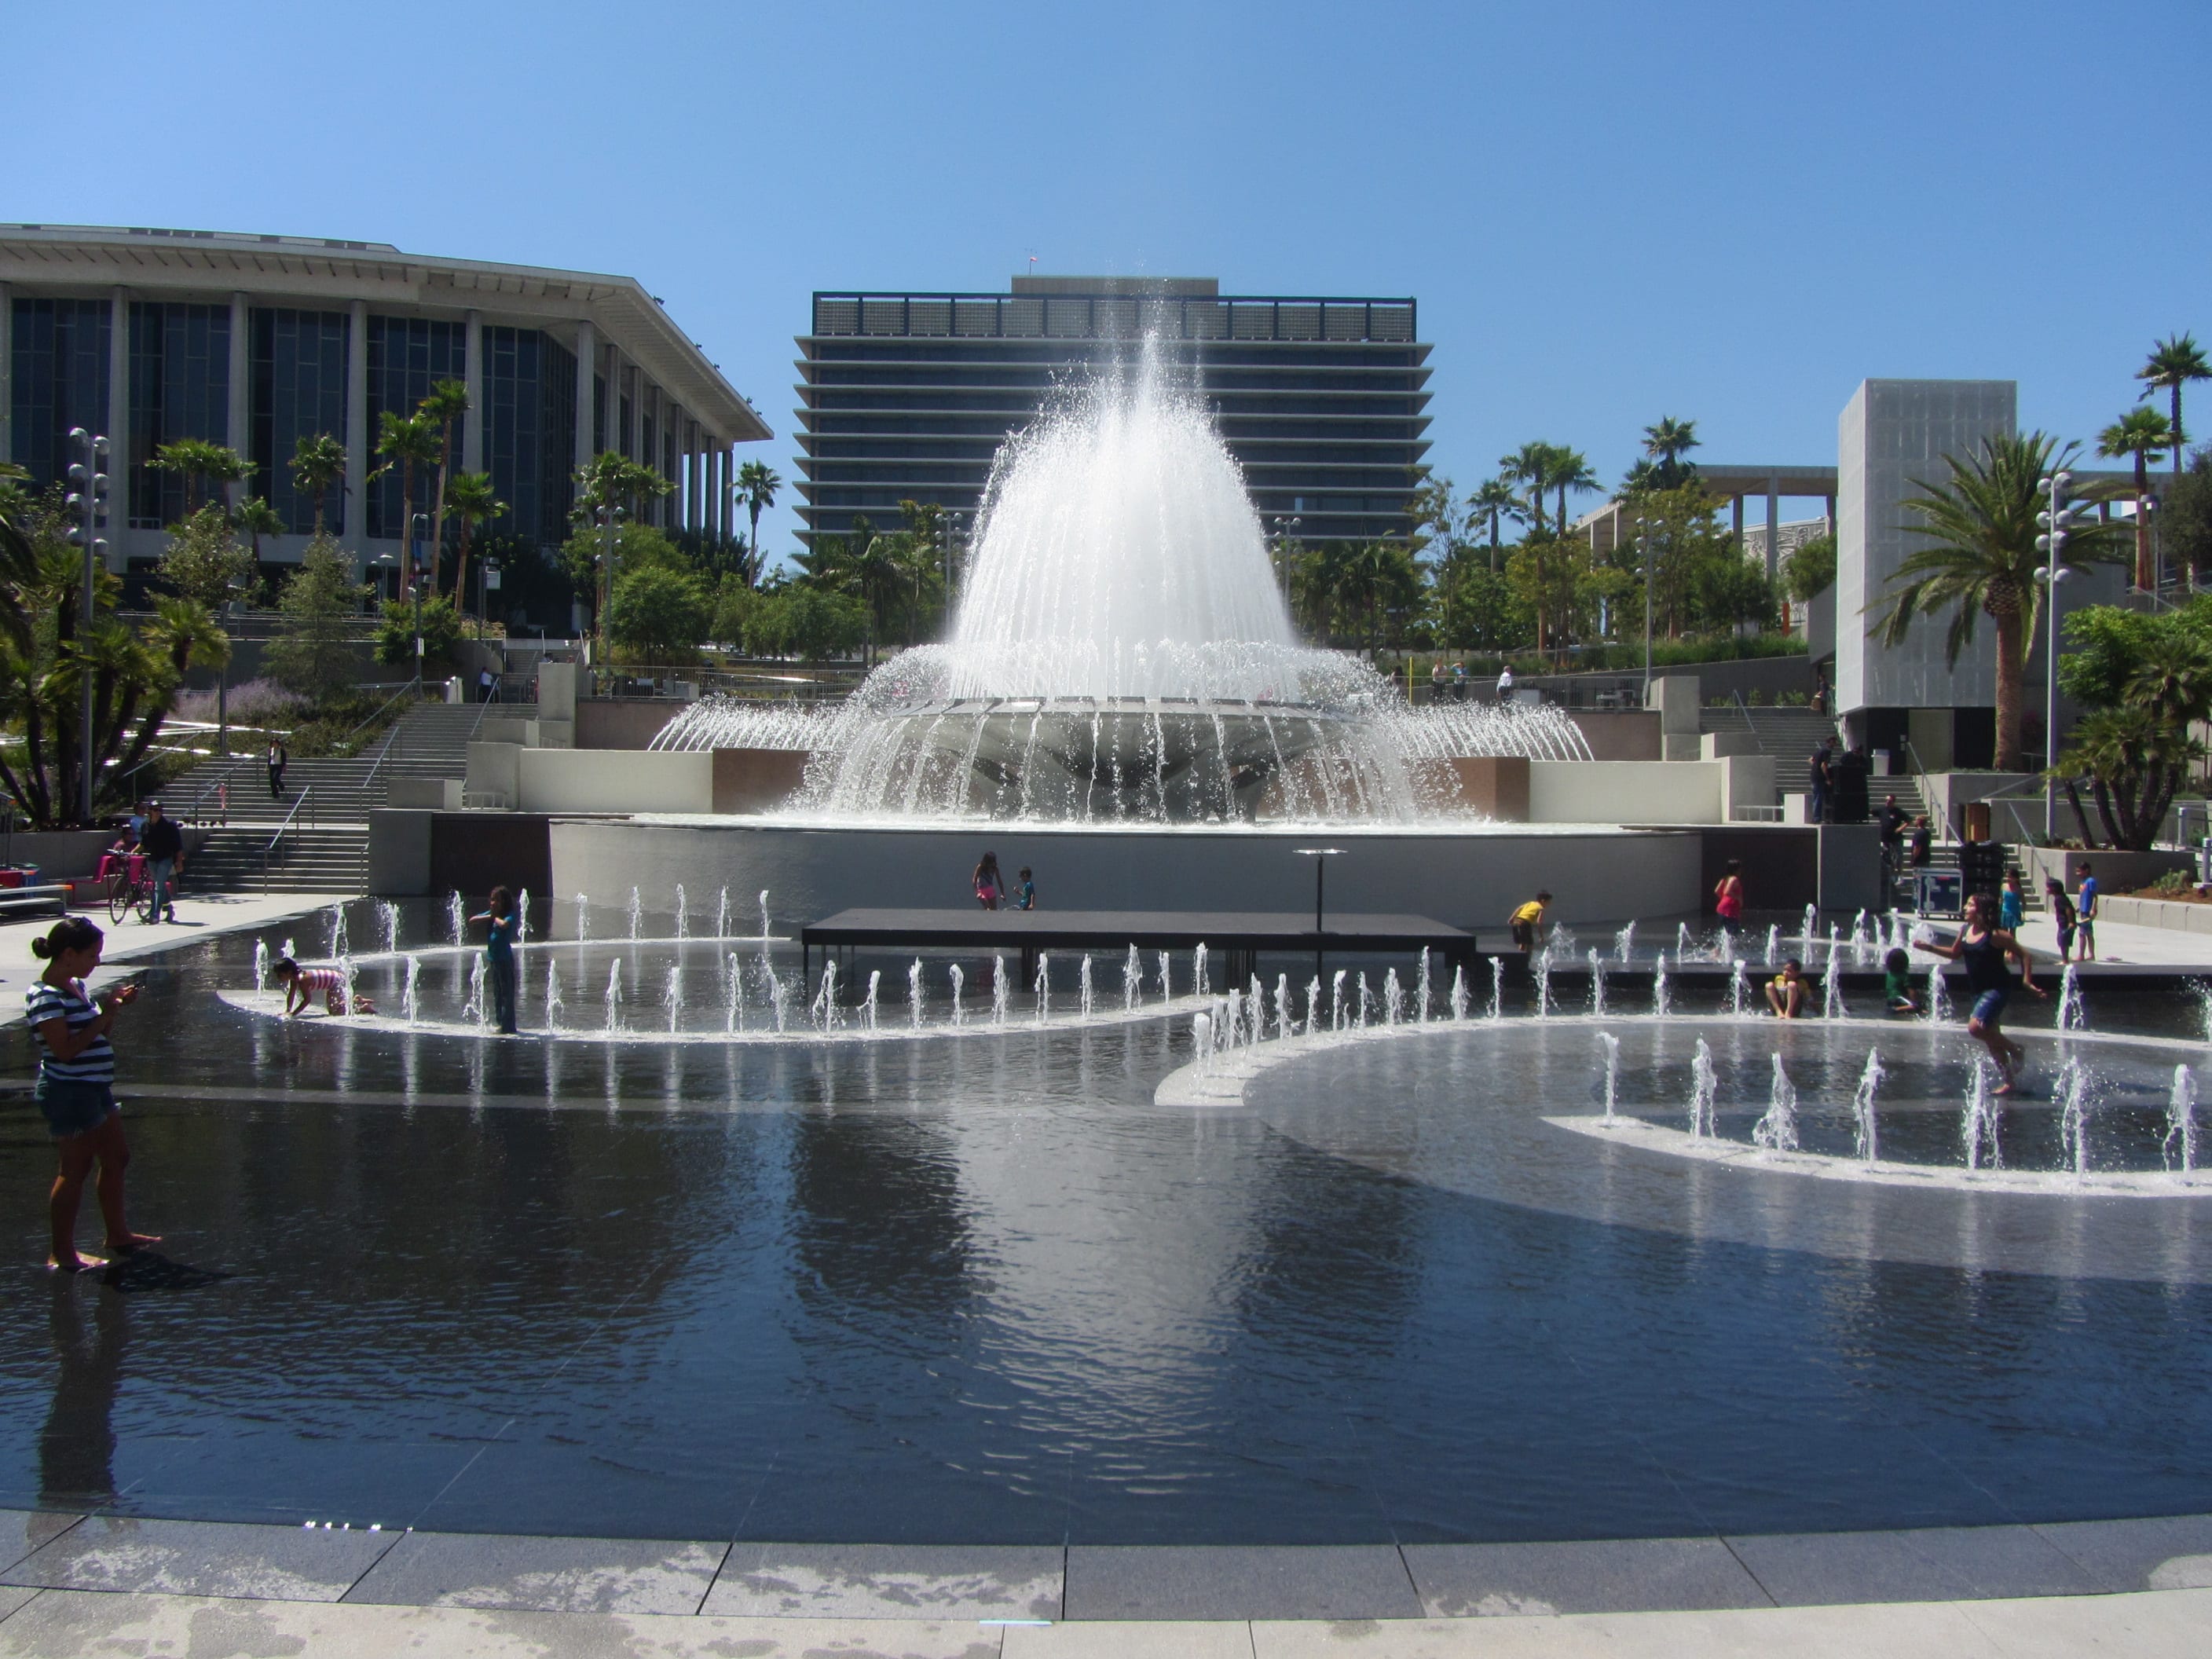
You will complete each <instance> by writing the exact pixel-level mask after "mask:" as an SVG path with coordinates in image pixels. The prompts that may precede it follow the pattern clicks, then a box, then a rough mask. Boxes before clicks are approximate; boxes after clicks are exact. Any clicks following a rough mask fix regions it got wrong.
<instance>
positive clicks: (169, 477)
mask: <svg viewBox="0 0 2212 1659" xmlns="http://www.w3.org/2000/svg"><path fill="white" fill-rule="evenodd" d="M179 438H204V439H205V440H207V441H209V442H210V443H218V444H228V443H229V442H230V441H231V435H230V307H228V306H225V305H217V306H207V305H166V304H150V303H145V302H141V301H133V302H132V304H131V462H130V482H131V520H130V522H131V527H132V528H133V529H136V530H158V529H160V528H161V527H162V526H164V525H172V524H174V523H176V522H177V520H179V519H181V518H183V517H184V516H185V505H186V502H187V501H188V500H189V499H190V497H191V492H192V491H193V490H194V489H201V495H200V500H201V501H203V502H204V501H206V500H207V499H208V493H207V491H206V489H202V487H201V486H200V485H199V484H198V483H197V482H196V481H192V480H187V479H186V478H185V477H183V476H182V475H181V474H179V473H175V472H163V471H158V470H156V469H155V467H154V466H153V465H151V463H152V461H153V459H154V453H155V450H157V449H159V448H160V447H161V446H162V445H163V444H167V443H174V442H175V441H177V440H179ZM264 483H265V480H264V479H263V478H262V477H259V476H258V475H257V476H256V477H253V478H252V479H251V480H249V481H248V482H247V483H246V493H247V494H249V495H258V494H259V493H261V491H262V489H263V486H264Z"/></svg>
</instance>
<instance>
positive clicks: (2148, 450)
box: [2097, 389, 2179, 593]
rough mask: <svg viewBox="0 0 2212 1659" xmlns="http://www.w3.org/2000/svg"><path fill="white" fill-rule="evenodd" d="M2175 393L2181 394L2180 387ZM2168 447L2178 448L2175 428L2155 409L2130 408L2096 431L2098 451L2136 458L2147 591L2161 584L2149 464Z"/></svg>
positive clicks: (2142, 582)
mask: <svg viewBox="0 0 2212 1659" xmlns="http://www.w3.org/2000/svg"><path fill="white" fill-rule="evenodd" d="M2175 395H2176V396H2177V397H2178V396H2179V389H2177V391H2176V393H2175ZM2169 448H2172V449H2175V450H2176V451H2177V452H2178V451H2179V445H2178V444H2176V443H2175V442H2174V431H2173V428H2172V426H2170V425H2169V424H2167V422H2166V416H2163V415H2161V414H2160V413H2159V412H2158V411H2157V410H2154V409H2131V410H2129V411H2128V412H2127V413H2126V414H2124V415H2123V416H2120V418H2119V419H2118V420H2117V421H2115V422H2112V425H2110V426H2108V427H2106V428H2105V429H2104V430H2103V431H2102V432H2100V433H2099V434H2098V435H2097V453H2099V454H2100V455H2104V456H2108V457H2110V458H2112V459H2115V460H2117V459H2119V457H2121V456H2123V455H2132V456H2134V457H2135V461H2136V586H2137V587H2138V588H2140V589H2142V591H2143V592H2146V593H2148V592H2150V591H2151V590H2152V589H2154V588H2155V587H2156V586H2158V572H2157V570H2156V569H2155V568H2154V565H2153V562H2152V559H2151V554H2150V514H2149V513H2148V512H2146V511H2145V510H2144V504H2145V503H2146V502H2147V501H2149V499H2150V467H2151V463H2152V462H2153V461H2160V460H2164V459H2166V450H2167V449H2169Z"/></svg>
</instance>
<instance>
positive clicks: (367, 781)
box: [346, 684, 415, 792]
mask: <svg viewBox="0 0 2212 1659" xmlns="http://www.w3.org/2000/svg"><path fill="white" fill-rule="evenodd" d="M412 690H415V687H414V686H413V685H412V684H408V685H403V686H401V687H400V688H399V690H398V691H396V692H394V693H393V694H392V696H388V697H386V699H385V700H384V702H382V703H381V704H380V706H379V707H378V708H377V710H376V714H371V715H370V716H369V717H368V720H374V719H375V718H376V717H377V715H378V714H382V713H383V712H384V711H385V710H386V708H391V707H392V704H393V703H395V702H398V701H399V699H400V698H402V697H404V696H406V695H407V694H408V693H409V692H410V691H412ZM368 720H363V721H362V723H361V726H367V725H368ZM406 720H407V717H406V716H405V715H404V714H402V715H401V716H400V717H399V718H398V720H394V721H392V729H391V730H390V731H389V732H386V733H385V734H384V744H383V746H382V747H381V748H380V749H379V750H377V751H376V758H375V759H374V761H371V762H370V763H369V767H368V776H367V777H365V778H363V779H362V781H361V787H362V790H363V791H364V792H366V791H367V790H368V787H370V786H371V785H372V784H374V782H375V781H376V770H377V768H379V767H380V766H382V765H383V764H384V763H385V759H386V757H388V756H389V755H390V754H391V753H392V746H393V745H394V744H397V743H398V741H399V728H400V727H401V726H403V725H404V724H405V723H406ZM361 726H355V727H354V729H353V731H354V732H358V731H360V730H361ZM352 735H353V732H347V733H346V736H347V737H351V736H352Z"/></svg>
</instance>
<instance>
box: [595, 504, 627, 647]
mask: <svg viewBox="0 0 2212 1659" xmlns="http://www.w3.org/2000/svg"><path fill="white" fill-rule="evenodd" d="M628 517H629V514H628V513H624V512H623V510H622V508H620V507H599V508H597V509H596V510H595V511H594V512H593V513H592V522H594V523H595V524H597V525H598V526H599V604H598V605H596V606H595V607H594V608H593V610H592V655H593V656H594V657H596V658H599V659H605V656H606V654H607V650H606V645H607V601H608V599H610V598H611V597H612V596H613V593H614V591H615V530H616V528H617V526H619V525H620V524H621V523H622V521H623V520H624V519H626V518H628Z"/></svg>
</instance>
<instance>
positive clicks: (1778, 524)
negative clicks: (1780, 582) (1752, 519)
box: [1766, 478, 1782, 581]
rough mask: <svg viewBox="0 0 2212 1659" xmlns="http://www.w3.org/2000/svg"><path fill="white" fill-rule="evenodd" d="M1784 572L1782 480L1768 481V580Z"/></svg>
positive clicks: (1770, 479)
mask: <svg viewBox="0 0 2212 1659" xmlns="http://www.w3.org/2000/svg"><path fill="white" fill-rule="evenodd" d="M1780 574H1782V480H1781V479H1779V478H1769V479H1768V480H1767V481H1766V580H1769V581H1772V580H1774V579H1775V578H1776V577H1777V576H1778V575H1780Z"/></svg>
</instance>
